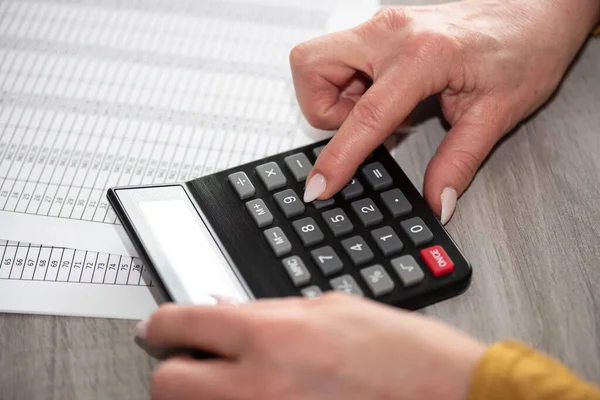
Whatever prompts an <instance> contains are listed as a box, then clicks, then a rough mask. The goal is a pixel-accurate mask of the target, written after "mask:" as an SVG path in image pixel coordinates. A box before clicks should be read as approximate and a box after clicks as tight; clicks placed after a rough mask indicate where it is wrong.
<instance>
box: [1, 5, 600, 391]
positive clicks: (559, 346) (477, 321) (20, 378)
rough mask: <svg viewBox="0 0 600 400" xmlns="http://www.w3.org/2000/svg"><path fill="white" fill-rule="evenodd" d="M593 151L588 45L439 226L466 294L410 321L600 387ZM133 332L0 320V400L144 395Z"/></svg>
mask: <svg viewBox="0 0 600 400" xmlns="http://www.w3.org/2000/svg"><path fill="white" fill-rule="evenodd" d="M432 2H433V1H422V2H421V1H411V2H408V3H412V4H418V3H432ZM438 2H441V1H438ZM405 3H406V2H405ZM420 114H421V115H422V118H423V121H422V122H421V123H420V124H419V126H418V128H417V132H415V133H412V134H410V135H408V136H407V137H405V138H404V139H403V140H402V141H401V144H400V145H399V147H398V157H397V158H398V162H399V163H400V165H401V166H402V167H403V168H404V169H405V171H406V172H407V174H408V175H409V177H410V178H411V179H412V180H413V182H414V183H415V185H417V186H418V187H421V185H422V181H423V174H424V171H425V167H426V166H427V163H428V161H429V159H430V158H431V156H432V155H433V154H434V151H435V149H436V146H437V145H438V144H439V142H440V141H441V139H442V138H443V136H444V134H445V132H446V130H445V128H444V125H443V123H442V120H441V119H440V118H439V112H437V108H436V107H435V105H433V106H430V107H425V109H424V111H423V112H422V113H420ZM599 155H600V39H593V40H591V41H590V42H588V43H587V44H586V46H585V48H584V49H583V51H582V52H581V54H580V56H579V58H578V59H577V60H576V62H575V63H574V65H573V67H572V69H571V70H570V71H569V73H568V75H567V76H566V78H565V80H564V82H563V84H562V86H561V88H560V89H559V91H558V92H557V94H556V96H555V97H554V98H553V99H552V100H551V101H550V102H549V103H548V104H547V105H546V106H545V107H544V108H543V109H542V110H541V111H540V112H539V113H537V114H536V115H535V116H534V117H533V118H531V119H530V120H528V121H527V122H525V123H524V124H523V125H522V126H520V127H519V128H518V129H516V130H515V132H514V133H513V134H512V135H510V137H508V138H507V140H505V141H503V142H502V143H501V144H500V145H499V146H498V147H497V149H495V151H494V152H493V154H492V155H491V157H490V158H489V159H488V160H487V162H486V163H485V165H484V166H483V167H482V169H481V170H480V172H479V174H478V175H477V177H476V179H475V181H474V182H473V184H472V185H471V187H470V188H469V189H468V191H467V192H466V194H465V195H464V196H463V197H462V198H461V200H460V202H459V206H458V209H457V213H456V214H455V217H454V218H453V219H452V221H451V222H450V224H449V226H448V230H449V231H450V233H451V234H452V235H453V237H454V238H455V239H456V240H457V242H458V244H459V245H460V246H461V247H462V249H463V250H464V252H465V253H466V255H467V257H468V258H469V259H470V261H471V262H472V264H473V267H474V275H473V283H472V285H471V287H470V289H469V290H468V291H467V292H466V293H465V294H463V295H461V296H459V297H457V298H454V299H451V300H448V301H445V302H443V303H439V304H437V305H435V306H432V307H429V308H428V309H426V310H423V311H422V312H424V313H426V314H428V315H431V316H435V317H438V318H440V319H442V320H444V321H446V322H448V323H450V324H452V325H454V326H456V327H458V328H460V329H463V330H465V331H467V332H469V333H470V334H472V335H473V336H475V337H477V338H479V339H481V340H484V341H486V342H488V343H489V342H492V341H495V340H499V339H504V338H517V339H520V340H523V341H525V342H527V343H529V344H531V345H533V346H535V347H537V348H538V349H540V350H543V351H545V352H547V353H549V354H551V355H552V356H554V357H557V358H558V359H559V360H561V361H562V362H564V363H565V364H566V365H568V366H569V367H570V368H572V369H573V370H574V371H575V372H576V373H578V374H580V375H581V376H582V377H584V378H586V379H590V380H592V381H595V382H598V383H600V207H599V206H598V201H599V199H600V157H599ZM134 325H135V321H121V320H104V319H92V318H65V317H51V316H23V315H7V314H0V399H2V400H12V399H48V400H50V399H55V400H58V399H61V400H67V399H147V398H148V396H149V382H150V378H151V373H152V366H153V362H152V361H151V359H150V358H149V357H148V356H146V355H145V353H143V352H142V351H141V350H140V349H139V348H138V347H137V346H136V345H135V344H134V342H133V337H132V334H133V329H134Z"/></svg>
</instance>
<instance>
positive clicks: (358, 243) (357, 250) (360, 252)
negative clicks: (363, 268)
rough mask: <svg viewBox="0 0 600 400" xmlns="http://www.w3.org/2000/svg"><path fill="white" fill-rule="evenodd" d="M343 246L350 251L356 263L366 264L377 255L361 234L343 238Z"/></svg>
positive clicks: (350, 255)
mask: <svg viewBox="0 0 600 400" xmlns="http://www.w3.org/2000/svg"><path fill="white" fill-rule="evenodd" d="M342 247H343V248H344V250H345V251H346V253H348V256H349V257H350V258H351V259H352V262H353V263H354V265H360V264H364V263H366V262H369V261H371V260H372V259H373V257H375V256H374V255H373V252H372V251H371V249H370V248H369V246H368V245H367V243H366V242H365V240H364V239H363V238H361V237H360V236H354V237H351V238H350V239H346V240H342Z"/></svg>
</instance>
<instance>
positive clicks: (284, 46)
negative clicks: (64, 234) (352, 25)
mask: <svg viewBox="0 0 600 400" xmlns="http://www.w3.org/2000/svg"><path fill="white" fill-rule="evenodd" d="M245 3H248V2H247V1H246V2H244V1H241V2H233V1H232V2H225V3H219V4H218V5H217V4H216V3H214V2H210V1H200V2H192V3H187V6H188V7H190V10H191V12H190V15H189V16H187V17H185V18H182V17H181V15H179V14H178V11H177V8H176V7H174V8H173V9H172V11H173V13H175V14H173V13H169V12H166V13H164V12H161V13H159V12H147V13H139V12H136V10H135V9H128V8H127V6H125V7H123V8H119V9H112V8H110V7H105V3H104V2H103V1H92V2H83V3H81V4H79V5H78V6H73V5H72V4H61V3H60V2H59V3H44V2H42V3H39V4H38V3H36V4H35V5H32V4H30V3H27V2H25V3H18V2H8V3H7V4H6V5H5V6H4V8H5V11H6V13H7V14H9V15H10V18H4V19H2V20H0V55H2V57H1V59H2V60H3V61H0V102H1V104H3V106H2V109H0V210H3V211H10V212H17V213H26V214H33V215H42V216H51V217H56V218H68V219H77V220H84V221H93V222H99V223H109V224H115V223H118V221H117V218H116V216H115V214H114V212H112V210H110V207H109V205H108V202H107V200H106V199H105V193H106V190H107V189H108V188H109V187H112V186H123V185H136V184H149V183H169V182H177V181H183V180H187V179H190V178H194V177H198V176H202V175H205V174H209V173H212V172H216V171H219V170H222V169H224V168H227V167H230V166H233V165H237V164H240V163H243V162H247V161H250V160H252V159H256V158H260V157H263V156H266V155H268V154H273V153H275V152H279V151H282V150H285V149H288V148H291V146H292V145H293V143H294V135H295V134H296V133H297V131H298V130H297V128H295V127H296V126H297V125H298V122H299V120H300V113H299V110H298V108H297V106H296V104H295V98H294V95H293V86H292V84H291V76H290V73H289V66H288V64H287V63H288V60H287V52H288V49H289V48H291V47H292V46H293V45H294V44H296V43H298V42H300V41H301V40H303V39H306V38H308V37H311V36H313V35H315V34H316V33H317V32H318V31H320V30H321V29H322V25H323V24H324V21H325V17H324V16H325V15H326V11H327V10H326V6H323V11H322V12H316V13H315V11H314V10H309V11H306V12H304V11H302V12H300V13H299V14H298V15H296V19H295V23H294V24H289V23H288V22H286V21H287V19H289V18H292V16H291V15H290V14H289V10H290V9H291V8H286V7H285V5H284V3H285V2H283V3H282V4H283V5H281V6H279V5H278V6H275V5H273V6H272V7H274V9H269V12H270V13H273V12H274V11H273V10H275V11H276V12H278V13H281V18H280V19H277V18H276V19H270V20H269V21H267V22H268V23H266V24H265V21H263V20H262V19H263V16H262V15H267V14H264V13H262V12H259V11H260V10H256V7H255V5H254V4H252V5H251V6H252V10H253V11H252V12H250V11H248V12H249V13H248V14H244V13H241V12H237V13H226V12H224V10H225V9H233V8H239V7H246V5H245ZM312 6H314V5H312ZM129 7H131V6H129ZM144 7H146V8H149V9H152V8H153V7H154V8H158V9H161V7H162V6H161V5H160V4H159V3H154V2H149V3H148V4H146V5H144ZM232 7H233V8H232ZM261 7H262V6H261ZM265 7H267V6H265ZM267 8H268V7H267ZM161 10H162V9H161ZM162 11H164V10H162ZM238 11H239V10H238ZM221 18H225V19H227V18H232V19H236V20H237V19H239V21H237V23H236V26H235V28H234V29H231V27H229V28H227V29H225V28H223V26H224V25H226V24H222V23H219V19H221ZM19 21H21V22H20V23H19ZM178 21H179V22H178ZM25 22H27V23H25ZM199 22H202V23H199ZM108 25H110V26H111V27H112V28H111V29H110V30H108V31H107V30H106V27H107V26H108ZM283 26H285V27H286V28H284V29H282V27H283ZM273 27H275V28H276V29H277V32H278V34H277V35H273V34H272V33H273ZM106 32H109V34H108V35H107V34H106ZM197 37H202V38H203V40H196V38H197ZM132 49H133V50H135V51H134V52H132V51H131V50H132ZM284 50H285V51H284Z"/></svg>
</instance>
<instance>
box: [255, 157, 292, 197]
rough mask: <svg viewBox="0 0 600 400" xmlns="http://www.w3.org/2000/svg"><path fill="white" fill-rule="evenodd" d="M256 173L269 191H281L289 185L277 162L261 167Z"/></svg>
mask: <svg viewBox="0 0 600 400" xmlns="http://www.w3.org/2000/svg"><path fill="white" fill-rule="evenodd" d="M256 173H257V174H258V176H259V177H260V180H261V181H262V183H263V185H265V187H266V188H267V190H268V191H273V190H276V189H280V188H282V187H284V186H285V185H286V184H287V178H286V177H285V175H284V174H283V172H282V171H281V169H280V168H279V165H277V163H275V162H269V163H266V164H262V165H259V166H258V167H256Z"/></svg>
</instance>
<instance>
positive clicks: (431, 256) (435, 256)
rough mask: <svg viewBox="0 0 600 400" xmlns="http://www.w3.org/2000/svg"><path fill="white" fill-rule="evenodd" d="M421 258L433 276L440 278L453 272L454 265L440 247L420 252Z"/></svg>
mask: <svg viewBox="0 0 600 400" xmlns="http://www.w3.org/2000/svg"><path fill="white" fill-rule="evenodd" d="M421 257H422V258H423V260H425V264H427V267H429V269H430V270H431V273H432V274H433V276H436V277H440V276H444V275H448V274H450V273H452V271H454V263H453V262H452V260H451V259H450V257H448V254H446V251H445V250H444V248H443V247H442V246H433V247H430V248H428V249H423V250H421Z"/></svg>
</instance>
